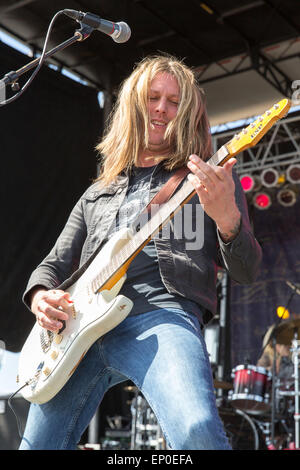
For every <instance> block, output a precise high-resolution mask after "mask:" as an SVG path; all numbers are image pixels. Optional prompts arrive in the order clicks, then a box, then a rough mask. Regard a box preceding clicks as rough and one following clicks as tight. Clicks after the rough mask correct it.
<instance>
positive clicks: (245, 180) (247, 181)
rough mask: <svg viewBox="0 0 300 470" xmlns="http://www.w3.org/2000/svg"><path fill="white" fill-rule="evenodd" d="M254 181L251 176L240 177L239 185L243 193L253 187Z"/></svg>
mask: <svg viewBox="0 0 300 470" xmlns="http://www.w3.org/2000/svg"><path fill="white" fill-rule="evenodd" d="M254 184H255V181H254V179H253V178H252V176H249V175H244V176H242V177H241V185H242V188H243V190H244V191H245V193H248V192H249V191H251V190H252V189H253V187H254Z"/></svg>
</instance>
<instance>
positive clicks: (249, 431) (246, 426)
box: [218, 407, 265, 450]
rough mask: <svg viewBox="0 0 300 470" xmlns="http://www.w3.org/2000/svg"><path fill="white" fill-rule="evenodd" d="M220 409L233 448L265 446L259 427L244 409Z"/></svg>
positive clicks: (255, 448)
mask: <svg viewBox="0 0 300 470" xmlns="http://www.w3.org/2000/svg"><path fill="white" fill-rule="evenodd" d="M218 411H219V415H220V418H221V420H222V422H223V425H224V428H225V432H226V434H227V437H228V440H229V444H230V445H231V447H232V449H233V450H259V449H263V448H265V447H264V446H263V440H262V436H261V433H260V431H259V429H258V428H257V426H256V425H255V423H254V421H253V420H252V419H251V418H250V416H248V415H247V414H246V413H245V412H244V411H242V410H237V409H233V408H226V407H224V408H223V407H221V408H219V410H218Z"/></svg>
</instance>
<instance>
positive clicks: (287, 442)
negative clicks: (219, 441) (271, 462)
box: [216, 319, 300, 450]
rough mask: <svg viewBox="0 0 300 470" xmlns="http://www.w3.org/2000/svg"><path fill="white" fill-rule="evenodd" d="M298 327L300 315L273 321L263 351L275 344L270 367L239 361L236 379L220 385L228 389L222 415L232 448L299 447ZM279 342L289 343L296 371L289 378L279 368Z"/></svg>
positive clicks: (221, 407) (233, 373) (286, 448)
mask: <svg viewBox="0 0 300 470" xmlns="http://www.w3.org/2000/svg"><path fill="white" fill-rule="evenodd" d="M299 328H300V319H296V320H291V321H285V322H283V323H280V324H274V325H272V327H271V328H269V330H268V331H267V333H266V335H265V337H264V341H263V351H264V350H265V348H266V347H267V346H268V345H270V344H272V346H273V351H274V357H273V361H272V362H273V363H272V367H271V370H268V369H266V368H264V367H260V366H255V365H252V364H248V363H246V364H240V365H238V366H236V367H235V368H234V369H233V370H232V379H233V383H230V382H228V383H227V382H223V383H221V384H220V385H219V387H220V388H223V389H227V390H228V396H227V398H225V399H224V398H223V399H222V401H221V406H220V417H221V419H223V422H224V425H225V430H226V431H227V433H228V434H229V440H231V444H232V447H233V448H236V449H245V448H246V449H254V450H259V449H269V450H283V449H285V450H290V449H300V442H299V418H300V416H299V355H300V341H299V340H298V332H299ZM276 344H280V345H286V346H288V347H289V350H290V353H291V358H292V361H291V365H292V370H293V373H292V374H291V377H290V378H288V379H287V378H286V377H285V378H281V377H279V374H278V372H277V370H276ZM216 388H218V386H217V387H216ZM228 405H229V407H228ZM230 409H231V410H230ZM236 413H237V414H238V415H239V420H238V422H236V421H237V419H236V416H235V414H236ZM247 429H248V431H249V435H248V440H247ZM247 442H248V443H247ZM245 446H246V447H245ZM247 446H248V447H247Z"/></svg>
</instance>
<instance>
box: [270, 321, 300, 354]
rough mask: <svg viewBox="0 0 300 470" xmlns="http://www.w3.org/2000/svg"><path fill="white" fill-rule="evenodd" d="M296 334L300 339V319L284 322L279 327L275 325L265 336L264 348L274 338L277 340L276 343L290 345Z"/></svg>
mask: <svg viewBox="0 0 300 470" xmlns="http://www.w3.org/2000/svg"><path fill="white" fill-rule="evenodd" d="M295 332H297V335H298V337H299V338H300V318H296V319H294V320H289V321H284V322H282V323H279V325H277V326H276V324H274V325H272V326H271V327H270V328H269V329H268V331H267V333H266V334H265V337H264V340H263V347H265V346H266V345H267V344H268V343H270V342H271V339H272V338H276V343H279V344H286V345H289V344H291V342H292V340H293V339H294V336H295Z"/></svg>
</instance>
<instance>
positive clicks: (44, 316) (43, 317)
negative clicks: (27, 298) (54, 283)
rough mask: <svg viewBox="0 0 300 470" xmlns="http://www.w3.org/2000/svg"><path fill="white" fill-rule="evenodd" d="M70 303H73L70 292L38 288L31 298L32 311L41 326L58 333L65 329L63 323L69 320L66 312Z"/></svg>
mask: <svg viewBox="0 0 300 470" xmlns="http://www.w3.org/2000/svg"><path fill="white" fill-rule="evenodd" d="M70 303H72V302H71V300H70V294H69V293H68V292H64V291H62V290H58V289H51V290H45V289H41V288H38V289H37V290H35V291H34V292H33V294H32V297H31V310H32V312H33V313H34V314H35V316H36V319H37V322H38V324H39V325H40V326H42V327H43V328H46V329H47V330H50V331H54V332H56V331H58V330H59V329H60V328H62V327H63V323H62V321H66V320H68V318H69V316H68V314H67V313H66V310H67V309H68V308H69V307H70Z"/></svg>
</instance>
